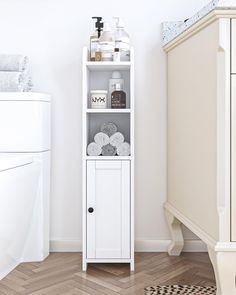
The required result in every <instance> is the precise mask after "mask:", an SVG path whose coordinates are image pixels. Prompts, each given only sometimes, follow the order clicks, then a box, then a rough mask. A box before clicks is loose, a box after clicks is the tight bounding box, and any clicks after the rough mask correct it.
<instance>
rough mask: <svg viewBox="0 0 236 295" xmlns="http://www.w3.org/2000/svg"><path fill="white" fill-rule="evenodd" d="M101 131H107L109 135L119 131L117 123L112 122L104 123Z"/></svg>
mask: <svg viewBox="0 0 236 295" xmlns="http://www.w3.org/2000/svg"><path fill="white" fill-rule="evenodd" d="M101 131H102V132H104V133H106V134H107V135H108V136H109V137H110V136H112V135H113V134H114V133H116V132H117V127H116V124H114V123H112V122H108V123H104V124H102V126H101Z"/></svg>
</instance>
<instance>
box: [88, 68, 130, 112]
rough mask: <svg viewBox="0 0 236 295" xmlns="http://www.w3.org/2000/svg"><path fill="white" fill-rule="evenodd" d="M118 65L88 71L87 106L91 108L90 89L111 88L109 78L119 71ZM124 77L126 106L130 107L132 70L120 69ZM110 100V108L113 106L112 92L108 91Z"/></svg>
mask: <svg viewBox="0 0 236 295" xmlns="http://www.w3.org/2000/svg"><path fill="white" fill-rule="evenodd" d="M117 70H118V69H117V67H115V68H109V67H108V68H106V69H100V71H88V73H87V74H88V81H87V90H88V92H87V97H88V99H87V102H88V103H87V108H88V109H90V108H91V104H90V91H91V90H97V89H100V90H107V91H108V90H109V79H111V77H112V73H113V72H114V71H117ZM119 72H120V74H121V77H122V79H124V89H123V90H124V92H125V93H126V108H127V109H129V108H130V71H129V70H127V69H126V70H124V69H120V70H119ZM107 100H108V108H110V107H111V93H109V91H108V95H107Z"/></svg>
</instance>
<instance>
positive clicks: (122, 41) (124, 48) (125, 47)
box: [114, 17, 130, 61]
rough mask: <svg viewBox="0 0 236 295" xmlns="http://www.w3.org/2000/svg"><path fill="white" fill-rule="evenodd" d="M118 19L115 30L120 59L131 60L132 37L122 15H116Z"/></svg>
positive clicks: (116, 46)
mask: <svg viewBox="0 0 236 295" xmlns="http://www.w3.org/2000/svg"><path fill="white" fill-rule="evenodd" d="M114 19H116V30H115V48H119V51H120V60H121V61H129V60H130V38H129V34H128V33H127V32H126V31H125V29H124V28H125V24H124V22H123V20H122V18H120V17H114Z"/></svg>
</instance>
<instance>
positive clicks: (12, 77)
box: [0, 72, 33, 92]
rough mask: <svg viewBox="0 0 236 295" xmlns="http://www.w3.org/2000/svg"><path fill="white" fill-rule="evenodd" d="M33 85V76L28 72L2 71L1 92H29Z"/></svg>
mask: <svg viewBox="0 0 236 295" xmlns="http://www.w3.org/2000/svg"><path fill="white" fill-rule="evenodd" d="M32 86H33V85H32V82H31V78H30V77H29V75H28V74H27V73H26V72H0V91H1V92H10V91H12V92H15V91H16V92H27V91H30V90H31V89H32Z"/></svg>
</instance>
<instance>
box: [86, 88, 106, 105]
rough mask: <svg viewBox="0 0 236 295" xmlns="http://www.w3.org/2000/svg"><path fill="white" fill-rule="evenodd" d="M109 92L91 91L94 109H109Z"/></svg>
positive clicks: (91, 103)
mask: <svg viewBox="0 0 236 295" xmlns="http://www.w3.org/2000/svg"><path fill="white" fill-rule="evenodd" d="M107 93H108V91H107V90H91V91H90V105H91V108H92V109H106V108H107Z"/></svg>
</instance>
